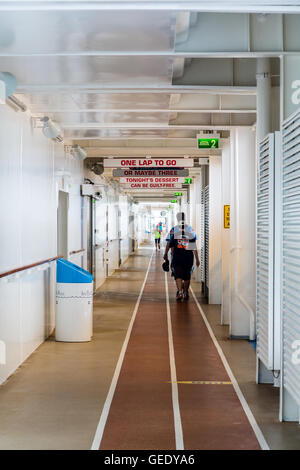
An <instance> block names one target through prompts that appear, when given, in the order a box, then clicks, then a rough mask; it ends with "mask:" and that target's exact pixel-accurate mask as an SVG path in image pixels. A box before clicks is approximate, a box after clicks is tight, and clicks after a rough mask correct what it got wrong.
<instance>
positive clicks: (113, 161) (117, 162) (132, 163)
mask: <svg viewBox="0 0 300 470" xmlns="http://www.w3.org/2000/svg"><path fill="white" fill-rule="evenodd" d="M103 166H104V168H135V167H136V168H152V167H153V168H159V167H162V168H172V167H179V168H181V167H182V168H192V167H193V166H194V159H193V158H168V159H167V158H164V159H163V158H153V159H150V158H105V159H104V160H103Z"/></svg>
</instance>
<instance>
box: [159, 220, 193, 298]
mask: <svg viewBox="0 0 300 470" xmlns="http://www.w3.org/2000/svg"><path fill="white" fill-rule="evenodd" d="M176 217H177V221H178V225H176V226H175V227H173V228H171V230H170V232H169V234H168V236H167V238H166V241H167V244H166V249H165V253H164V259H165V260H167V259H168V252H169V250H170V249H171V251H172V262H171V269H172V273H173V275H174V278H175V281H176V286H177V294H176V300H177V301H181V300H182V299H184V300H188V299H189V287H190V280H191V274H192V271H193V265H194V255H195V259H196V266H197V267H199V266H200V261H199V256H198V251H197V244H196V240H197V235H196V233H195V232H194V231H193V229H192V227H191V226H190V225H188V224H186V223H185V214H184V212H179V213H178V214H177V216H176Z"/></svg>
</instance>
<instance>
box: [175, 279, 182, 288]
mask: <svg viewBox="0 0 300 470" xmlns="http://www.w3.org/2000/svg"><path fill="white" fill-rule="evenodd" d="M176 286H177V290H182V279H176Z"/></svg>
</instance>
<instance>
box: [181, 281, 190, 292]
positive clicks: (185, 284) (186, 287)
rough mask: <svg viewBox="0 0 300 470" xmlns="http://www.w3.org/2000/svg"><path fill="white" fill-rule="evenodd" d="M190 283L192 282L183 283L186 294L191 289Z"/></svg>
mask: <svg viewBox="0 0 300 470" xmlns="http://www.w3.org/2000/svg"><path fill="white" fill-rule="evenodd" d="M190 282H191V281H183V290H184V292H188V290H189V287H190Z"/></svg>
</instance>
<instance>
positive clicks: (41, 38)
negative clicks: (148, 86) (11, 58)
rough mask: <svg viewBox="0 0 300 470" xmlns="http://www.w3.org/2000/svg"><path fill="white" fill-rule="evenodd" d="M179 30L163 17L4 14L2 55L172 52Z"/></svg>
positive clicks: (0, 18)
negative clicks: (176, 31) (176, 32)
mask: <svg viewBox="0 0 300 470" xmlns="http://www.w3.org/2000/svg"><path fill="white" fill-rule="evenodd" d="M175 25H176V15H175V13H172V12H162V11H160V12H158V11H156V12H155V11H153V12H150V11H148V12H147V13H146V14H145V12H142V11H140V12H139V11H118V12H116V11H114V12H109V11H83V10H81V11H48V12H38V11H21V12H18V11H15V12H12V11H5V12H1V15H0V54H57V53H70V52H72V53H74V52H79V51H81V52H94V51H156V50H157V51H172V50H173V48H174V37H175Z"/></svg>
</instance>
